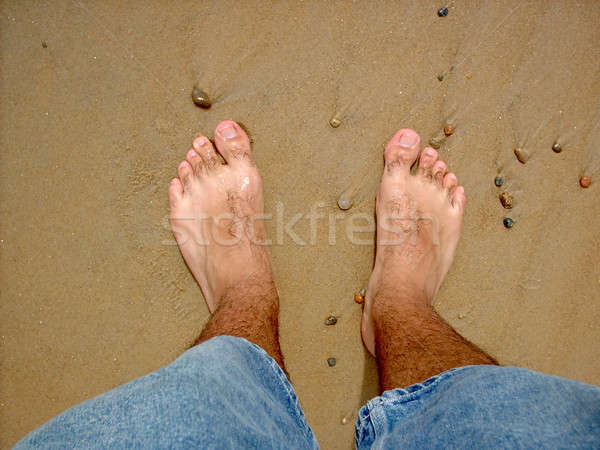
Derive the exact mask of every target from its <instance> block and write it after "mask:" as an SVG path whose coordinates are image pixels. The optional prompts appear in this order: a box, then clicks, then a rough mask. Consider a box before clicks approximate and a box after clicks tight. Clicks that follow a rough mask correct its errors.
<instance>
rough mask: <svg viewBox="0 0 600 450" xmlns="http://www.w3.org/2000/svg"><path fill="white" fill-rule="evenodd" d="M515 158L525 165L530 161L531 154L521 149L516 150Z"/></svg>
mask: <svg viewBox="0 0 600 450" xmlns="http://www.w3.org/2000/svg"><path fill="white" fill-rule="evenodd" d="M515 156H516V157H517V159H518V160H519V162H520V163H521V164H525V163H526V162H527V160H528V159H529V153H527V151H526V150H523V149H522V148H521V147H517V148H515Z"/></svg>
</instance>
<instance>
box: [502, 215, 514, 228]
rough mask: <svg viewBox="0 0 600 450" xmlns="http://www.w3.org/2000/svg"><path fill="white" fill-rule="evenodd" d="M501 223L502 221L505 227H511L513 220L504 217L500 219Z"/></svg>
mask: <svg viewBox="0 0 600 450" xmlns="http://www.w3.org/2000/svg"><path fill="white" fill-rule="evenodd" d="M502 223H504V226H505V227H506V228H512V227H513V225H514V224H515V221H514V220H512V219H511V218H510V217H505V218H504V220H503V221H502Z"/></svg>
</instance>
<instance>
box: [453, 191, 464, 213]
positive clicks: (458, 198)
mask: <svg viewBox="0 0 600 450" xmlns="http://www.w3.org/2000/svg"><path fill="white" fill-rule="evenodd" d="M466 204H467V196H466V195H465V188H464V187H462V186H456V188H455V189H454V194H453V195H452V206H454V207H455V208H457V209H458V210H459V211H460V212H463V211H464V210H465V205H466Z"/></svg>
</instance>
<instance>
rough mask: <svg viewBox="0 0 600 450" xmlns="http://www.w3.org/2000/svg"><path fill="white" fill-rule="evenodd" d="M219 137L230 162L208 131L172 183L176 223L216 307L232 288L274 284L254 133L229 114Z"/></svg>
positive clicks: (210, 305)
mask: <svg viewBox="0 0 600 450" xmlns="http://www.w3.org/2000/svg"><path fill="white" fill-rule="evenodd" d="M215 142H216V146H217V150H218V151H219V153H220V154H221V156H223V159H225V164H223V163H221V160H220V159H219V157H218V155H217V152H216V151H215V148H214V147H213V145H212V144H211V142H210V141H209V140H208V139H207V138H206V137H204V136H200V137H197V138H196V139H195V140H194V144H193V148H192V149H190V150H189V151H188V153H187V158H186V160H185V161H183V162H182V163H181V164H179V167H178V173H179V177H178V178H174V179H173V180H171V185H170V187H169V203H170V206H171V227H172V228H173V233H174V235H175V238H176V240H177V244H178V245H179V249H180V250H181V254H182V255H183V259H185V262H186V263H187V265H188V267H189V268H190V271H191V272H192V274H193V275H194V278H195V279H196V281H198V284H200V287H201V288H202V292H203V294H204V298H205V299H206V303H207V304H208V309H209V310H210V312H211V313H214V312H215V310H216V309H217V308H218V306H219V301H220V300H221V298H222V297H223V296H224V295H225V294H226V292H227V291H229V290H231V289H234V288H239V287H244V286H246V287H247V286H248V285H254V286H256V285H265V286H267V287H268V288H269V289H271V288H273V286H274V285H273V279H272V271H271V257H270V255H269V251H268V249H267V247H266V246H265V244H266V234H265V228H264V223H263V219H264V217H263V192H262V181H261V178H260V175H259V174H258V170H257V169H256V166H255V165H254V162H253V161H252V155H251V152H250V141H249V139H248V136H247V135H246V133H245V132H244V130H242V128H241V127H240V126H239V125H238V124H237V123H235V122H233V121H231V120H226V121H224V122H221V123H220V124H219V125H218V126H217V128H216V130H215Z"/></svg>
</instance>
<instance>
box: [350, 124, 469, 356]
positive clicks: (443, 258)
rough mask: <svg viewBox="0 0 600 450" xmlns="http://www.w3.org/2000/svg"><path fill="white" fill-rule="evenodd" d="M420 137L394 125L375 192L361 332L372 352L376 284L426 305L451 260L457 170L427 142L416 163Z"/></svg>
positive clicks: (457, 214)
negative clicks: (371, 262) (373, 246)
mask: <svg viewBox="0 0 600 450" xmlns="http://www.w3.org/2000/svg"><path fill="white" fill-rule="evenodd" d="M420 143H421V140H420V138H419V135H418V134H417V133H416V132H415V131H413V130H410V129H402V130H399V131H398V132H397V133H396V134H395V135H394V137H393V138H392V139H391V140H390V142H389V143H388V144H387V146H386V149H385V152H384V159H385V168H384V173H383V176H382V179H381V184H380V186H379V190H378V192H377V200H376V214H377V253H376V257H375V267H374V269H373V273H372V274H371V278H370V280H369V285H368V288H367V293H366V298H365V307H364V311H363V317H362V324H361V332H362V338H363V342H364V344H365V346H366V347H367V350H369V352H370V353H371V354H373V355H375V331H374V328H373V317H372V311H373V301H374V297H376V296H377V294H378V292H380V291H381V290H384V289H385V290H389V292H393V295H394V298H397V301H398V302H413V303H415V302H418V303H425V304H427V305H431V304H432V302H433V298H434V296H435V294H436V293H437V291H438V289H439V287H440V285H441V284H442V281H443V280H444V277H445V276H446V273H447V272H448V270H449V269H450V266H451V265H452V261H453V259H454V251H455V249H456V245H457V244H458V239H459V237H460V228H461V224H462V216H463V211H464V207H465V203H466V197H465V192H464V188H463V187H462V186H458V183H457V179H456V175H454V174H453V173H446V164H444V162H443V161H439V160H438V154H437V152H436V151H435V150H434V149H432V148H430V147H426V148H425V149H423V152H422V153H421V156H420V158H419V163H418V169H417V171H416V174H415V175H411V173H410V169H411V166H413V164H415V162H416V161H417V157H418V156H419V149H420Z"/></svg>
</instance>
